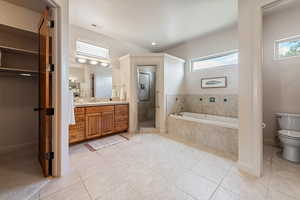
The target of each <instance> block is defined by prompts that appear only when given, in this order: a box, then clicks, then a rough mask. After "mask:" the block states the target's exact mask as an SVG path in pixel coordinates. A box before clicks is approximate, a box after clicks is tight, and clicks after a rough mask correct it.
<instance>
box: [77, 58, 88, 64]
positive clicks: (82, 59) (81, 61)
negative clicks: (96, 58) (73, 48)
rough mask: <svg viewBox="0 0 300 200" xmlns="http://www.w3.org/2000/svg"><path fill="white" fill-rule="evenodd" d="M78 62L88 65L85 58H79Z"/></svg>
mask: <svg viewBox="0 0 300 200" xmlns="http://www.w3.org/2000/svg"><path fill="white" fill-rule="evenodd" d="M77 61H78V62H79V63H81V64H84V63H86V61H87V60H86V59H84V58H78V59H77Z"/></svg>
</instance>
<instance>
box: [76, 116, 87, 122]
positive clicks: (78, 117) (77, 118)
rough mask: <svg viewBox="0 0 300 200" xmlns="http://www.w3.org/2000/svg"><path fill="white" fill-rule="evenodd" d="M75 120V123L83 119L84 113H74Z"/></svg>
mask: <svg viewBox="0 0 300 200" xmlns="http://www.w3.org/2000/svg"><path fill="white" fill-rule="evenodd" d="M75 121H76V123H77V122H82V121H85V115H75Z"/></svg>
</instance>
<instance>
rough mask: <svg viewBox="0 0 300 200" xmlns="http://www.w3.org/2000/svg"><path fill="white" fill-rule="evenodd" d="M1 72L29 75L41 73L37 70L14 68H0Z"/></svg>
mask: <svg viewBox="0 0 300 200" xmlns="http://www.w3.org/2000/svg"><path fill="white" fill-rule="evenodd" d="M0 71H2V72H16V73H29V74H38V73H39V72H38V71H36V70H28V69H20V68H12V67H0Z"/></svg>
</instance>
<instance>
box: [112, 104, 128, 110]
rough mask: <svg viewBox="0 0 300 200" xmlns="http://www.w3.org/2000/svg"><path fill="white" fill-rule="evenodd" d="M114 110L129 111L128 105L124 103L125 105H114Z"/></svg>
mask: <svg viewBox="0 0 300 200" xmlns="http://www.w3.org/2000/svg"><path fill="white" fill-rule="evenodd" d="M115 110H116V111H127V112H128V111H129V106H128V105H127V104H126V105H116V106H115Z"/></svg>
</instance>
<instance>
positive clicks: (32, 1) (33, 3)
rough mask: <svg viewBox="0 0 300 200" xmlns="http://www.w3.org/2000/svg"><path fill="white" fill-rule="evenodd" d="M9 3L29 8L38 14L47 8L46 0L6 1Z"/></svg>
mask: <svg viewBox="0 0 300 200" xmlns="http://www.w3.org/2000/svg"><path fill="white" fill-rule="evenodd" d="M4 1H7V2H9V3H12V4H15V5H18V6H21V7H25V8H28V9H30V10H33V11H36V12H39V13H41V12H43V11H44V10H45V8H46V5H47V4H46V2H45V1H44V0H4Z"/></svg>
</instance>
